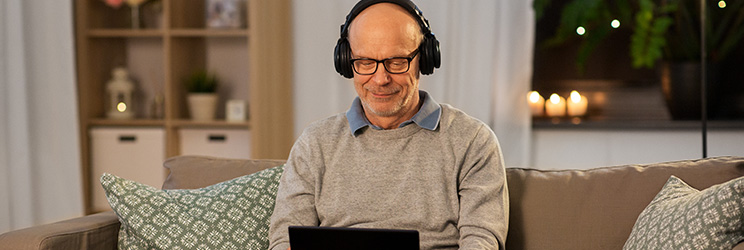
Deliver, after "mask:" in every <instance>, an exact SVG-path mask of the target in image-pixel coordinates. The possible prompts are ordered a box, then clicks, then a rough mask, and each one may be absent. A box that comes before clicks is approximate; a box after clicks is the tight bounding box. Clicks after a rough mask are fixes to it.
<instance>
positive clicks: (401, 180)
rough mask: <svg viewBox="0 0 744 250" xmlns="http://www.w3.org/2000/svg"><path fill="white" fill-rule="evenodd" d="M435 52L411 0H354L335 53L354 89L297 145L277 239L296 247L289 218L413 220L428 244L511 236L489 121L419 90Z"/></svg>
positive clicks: (410, 224)
mask: <svg viewBox="0 0 744 250" xmlns="http://www.w3.org/2000/svg"><path fill="white" fill-rule="evenodd" d="M347 47H348V48H347ZM438 53H439V48H438V42H437V41H436V38H435V37H434V36H433V34H431V31H430V30H429V27H428V23H427V21H426V19H425V18H423V15H422V14H421V13H420V11H418V8H416V7H415V5H413V3H412V2H410V1H407V0H397V1H370V0H362V1H360V2H359V3H358V4H357V5H356V6H355V7H354V9H353V10H352V12H351V13H350V14H349V16H348V17H347V21H346V23H345V24H344V25H343V26H342V31H341V39H339V44H338V45H337V48H336V55H335V56H336V67H337V71H338V72H339V73H341V74H342V75H344V76H346V77H353V79H354V87H355V89H356V92H357V95H358V97H357V98H355V100H354V101H353V103H352V106H351V108H350V109H349V111H348V112H346V113H345V114H343V113H342V114H338V115H335V116H332V117H329V118H326V119H324V120H320V121H317V122H315V123H313V124H312V125H310V126H309V127H308V128H306V129H305V131H304V132H303V134H302V135H301V136H300V138H298V140H297V142H296V143H295V145H294V147H293V148H292V151H291V153H290V156H289V159H288V161H287V164H286V168H285V172H284V174H283V176H282V180H281V182H280V185H279V191H278V193H277V200H276V206H275V209H274V213H273V215H272V218H271V229H270V232H269V238H270V249H281V250H284V249H287V248H288V247H289V239H288V236H287V227H288V226H293V225H297V226H326V227H361V228H395V229H414V230H418V231H419V235H420V244H421V249H434V248H436V249H458V248H459V249H503V248H504V241H505V240H506V234H507V225H508V217H509V216H508V210H509V208H508V206H509V205H508V197H507V195H508V192H507V186H506V179H505V172H504V166H503V165H504V164H503V159H502V156H501V149H500V148H499V145H498V142H497V140H496V137H495V135H494V133H493V131H491V130H490V128H488V126H486V125H485V124H484V123H482V122H480V121H478V120H476V119H475V118H472V117H470V116H468V115H466V114H465V113H463V112H462V111H460V110H457V109H455V108H453V107H452V106H450V105H446V104H441V105H440V104H438V103H437V102H436V101H434V99H432V97H431V96H429V94H428V93H427V92H425V91H421V90H419V77H420V74H421V73H425V74H430V73H432V71H433V68H434V67H438V66H439V62H438V60H439V54H438Z"/></svg>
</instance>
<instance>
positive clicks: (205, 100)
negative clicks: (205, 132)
mask: <svg viewBox="0 0 744 250" xmlns="http://www.w3.org/2000/svg"><path fill="white" fill-rule="evenodd" d="M217 100H218V96H217V94H216V93H189V95H188V102H189V114H190V115H191V119H192V120H195V121H211V120H214V114H215V113H216V111H217Z"/></svg>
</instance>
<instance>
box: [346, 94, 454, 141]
mask: <svg viewBox="0 0 744 250" xmlns="http://www.w3.org/2000/svg"><path fill="white" fill-rule="evenodd" d="M419 97H420V99H421V100H422V101H423V102H424V103H423V104H422V105H421V109H419V111H418V112H416V114H415V115H414V116H413V117H412V118H411V119H410V120H407V121H404V122H403V123H401V124H400V126H398V128H402V127H404V126H407V125H409V124H411V123H414V124H416V125H418V126H419V127H422V128H425V129H428V130H436V129H437V127H438V126H439V119H440V118H441V117H442V107H440V106H439V103H437V102H436V101H434V98H431V96H429V93H427V92H426V91H423V90H419ZM346 120H348V121H349V128H350V129H351V134H352V135H354V136H357V135H358V134H359V132H360V131H361V129H362V128H364V127H367V126H369V127H370V128H373V129H377V130H382V128H380V127H378V126H375V125H373V124H372V123H370V122H369V120H367V117H366V116H364V108H362V101H361V100H359V97H356V98H354V101H353V102H352V103H351V108H349V111H346Z"/></svg>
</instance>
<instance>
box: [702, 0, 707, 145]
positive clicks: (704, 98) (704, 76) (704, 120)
mask: <svg viewBox="0 0 744 250" xmlns="http://www.w3.org/2000/svg"><path fill="white" fill-rule="evenodd" d="M705 9H706V7H705V0H700V106H701V107H700V121H701V123H702V130H703V131H702V134H703V138H702V139H703V158H708V103H707V102H708V97H707V93H706V92H707V89H706V85H707V84H706V82H707V75H708V74H707V72H706V70H707V69H706V68H707V63H708V61H707V58H708V52H707V50H706V49H705V48H706V45H705V20H706V14H705Z"/></svg>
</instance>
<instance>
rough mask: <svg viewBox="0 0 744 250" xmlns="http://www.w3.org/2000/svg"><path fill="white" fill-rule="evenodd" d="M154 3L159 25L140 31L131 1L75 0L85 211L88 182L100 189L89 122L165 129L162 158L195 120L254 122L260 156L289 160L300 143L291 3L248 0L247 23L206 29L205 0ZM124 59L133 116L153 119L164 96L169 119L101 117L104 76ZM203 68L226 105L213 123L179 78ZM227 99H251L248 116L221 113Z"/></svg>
mask: <svg viewBox="0 0 744 250" xmlns="http://www.w3.org/2000/svg"><path fill="white" fill-rule="evenodd" d="M158 1H159V3H158V5H149V6H150V7H151V9H149V10H148V11H153V10H155V9H157V10H158V11H156V12H155V14H154V16H152V12H149V13H151V14H150V15H151V16H147V17H148V18H152V17H158V18H159V19H155V20H159V22H150V23H151V24H149V25H148V24H147V23H145V25H144V27H157V28H142V29H131V28H129V27H131V25H130V23H129V19H130V14H131V12H129V11H128V10H127V9H121V8H119V9H114V8H110V7H109V6H107V5H106V4H105V3H103V2H102V1H101V0H78V1H74V5H75V10H74V11H75V15H74V16H75V29H76V32H75V42H76V70H77V76H78V77H77V78H78V83H77V85H78V86H77V89H78V111H79V112H78V114H79V124H80V130H79V134H80V142H81V150H80V151H81V162H82V171H81V175H82V180H84V183H83V190H84V194H83V197H85V198H84V199H85V201H84V202H85V204H84V207H85V209H86V213H91V212H92V204H91V197H92V196H91V190H92V188H95V187H96V183H95V182H94V181H92V180H94V178H91V177H92V176H91V174H92V173H93V172H92V168H93V166H91V158H92V155H91V152H92V149H91V135H90V134H89V129H90V128H93V127H111V128H117V129H118V128H124V129H129V128H135V129H139V128H150V127H156V128H161V129H162V130H163V132H164V135H165V136H164V137H165V138H163V140H164V145H165V152H164V154H165V155H164V156H165V157H166V158H167V157H172V156H177V155H180V154H181V152H180V151H181V148H182V146H184V145H186V144H183V143H184V142H182V141H181V139H179V134H180V133H181V132H183V131H184V130H187V129H194V128H197V129H215V130H220V129H224V130H233V129H240V130H249V132H250V137H249V138H250V139H249V140H250V143H249V144H250V151H249V152H250V157H251V158H255V159H261V158H262V159H282V158H286V157H287V156H288V154H289V150H290V149H291V147H292V144H293V143H294V135H293V132H294V129H293V127H292V124H293V121H292V113H293V112H292V91H291V86H292V77H291V75H292V74H288V73H287V72H292V68H291V65H292V59H291V57H292V53H291V51H292V42H291V23H292V22H291V13H292V12H291V11H289V10H290V9H291V1H290V0H271V1H263V0H245V6H244V8H245V9H244V14H245V15H243V16H242V18H243V20H241V23H242V24H248V27H244V28H234V29H219V28H207V27H205V23H206V19H205V12H206V11H205V2H206V1H205V0H158ZM153 3H155V1H150V4H153ZM147 5H148V4H145V6H147ZM155 6H159V7H157V8H155ZM140 13H143V15H145V14H144V13H146V11H144V10H143V11H142V12H140ZM143 19H144V18H143ZM148 20H153V19H148ZM152 23H155V24H154V25H153V24H152ZM244 26H245V25H244ZM122 66H123V67H126V68H127V69H128V71H129V77H130V79H132V80H133V81H134V82H135V85H136V87H135V94H134V98H133V101H132V102H133V103H132V104H133V105H132V107H133V110H134V111H135V115H136V116H137V117H150V116H151V114H150V113H153V111H151V110H153V109H155V108H153V107H152V103H154V100H155V97H162V100H163V101H162V115H163V119H133V120H113V119H106V118H105V117H106V116H105V114H106V110H105V109H106V108H105V107H106V105H105V104H106V103H107V102H108V100H107V96H108V95H107V93H106V83H107V82H108V81H109V80H110V79H111V77H112V76H111V74H112V73H111V72H112V69H114V68H116V67H122ZM197 70H208V71H210V72H212V73H215V74H217V76H218V78H220V80H221V84H220V87H218V89H217V94H218V95H219V98H220V100H221V103H220V104H219V105H218V111H217V119H216V120H214V121H207V122H200V121H192V120H189V119H188V117H189V112H188V105H187V101H186V99H187V98H186V95H187V93H186V92H187V91H186V89H185V88H184V86H183V80H184V79H186V78H187V77H188V76H189V75H191V74H192V73H193V72H195V71H197ZM228 100H245V101H246V102H247V104H248V110H247V113H248V114H250V116H251V120H250V121H243V122H228V121H225V120H224V117H225V115H224V113H225V112H224V109H225V105H224V102H226V101H228ZM143 174H147V173H143ZM98 186H100V185H98Z"/></svg>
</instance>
